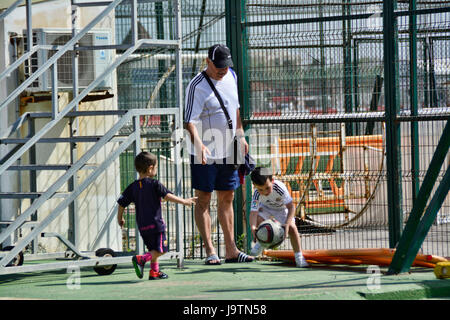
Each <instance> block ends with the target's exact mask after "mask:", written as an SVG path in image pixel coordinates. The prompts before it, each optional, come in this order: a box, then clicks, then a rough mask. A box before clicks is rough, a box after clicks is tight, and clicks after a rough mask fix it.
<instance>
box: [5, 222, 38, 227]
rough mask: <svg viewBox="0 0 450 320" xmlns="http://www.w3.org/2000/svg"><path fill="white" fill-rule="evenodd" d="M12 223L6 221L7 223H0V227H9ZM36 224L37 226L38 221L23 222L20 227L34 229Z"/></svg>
mask: <svg viewBox="0 0 450 320" xmlns="http://www.w3.org/2000/svg"><path fill="white" fill-rule="evenodd" d="M13 222H14V221H11V220H8V221H0V226H2V225H6V226H8V225H10V224H11V223H13ZM37 224H39V221H25V222H24V223H23V224H22V225H21V227H31V228H32V227H34V226H36V225H37Z"/></svg>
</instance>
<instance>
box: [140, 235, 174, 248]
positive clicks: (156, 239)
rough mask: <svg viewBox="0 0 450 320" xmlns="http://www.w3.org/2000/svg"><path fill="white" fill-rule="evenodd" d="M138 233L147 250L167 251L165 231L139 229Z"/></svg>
mask: <svg viewBox="0 0 450 320" xmlns="http://www.w3.org/2000/svg"><path fill="white" fill-rule="evenodd" d="M140 233H141V237H142V239H143V240H144V244H145V246H146V247H147V249H148V251H152V250H155V251H158V252H161V253H164V252H167V251H168V248H167V239H166V233H165V232H148V231H141V232H140Z"/></svg>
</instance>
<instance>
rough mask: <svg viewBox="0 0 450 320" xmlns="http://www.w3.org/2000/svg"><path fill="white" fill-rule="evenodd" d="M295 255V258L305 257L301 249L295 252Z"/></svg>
mask: <svg viewBox="0 0 450 320" xmlns="http://www.w3.org/2000/svg"><path fill="white" fill-rule="evenodd" d="M294 255H295V258H301V257H303V253H302V252H301V251H299V252H295V253H294Z"/></svg>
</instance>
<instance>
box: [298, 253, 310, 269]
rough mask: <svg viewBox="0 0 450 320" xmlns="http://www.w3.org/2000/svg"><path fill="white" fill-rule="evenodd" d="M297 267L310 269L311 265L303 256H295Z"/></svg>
mask: <svg viewBox="0 0 450 320" xmlns="http://www.w3.org/2000/svg"><path fill="white" fill-rule="evenodd" d="M295 266H296V267H297V268H306V267H309V263H308V262H307V261H306V259H305V257H304V256H303V255H301V256H299V255H295Z"/></svg>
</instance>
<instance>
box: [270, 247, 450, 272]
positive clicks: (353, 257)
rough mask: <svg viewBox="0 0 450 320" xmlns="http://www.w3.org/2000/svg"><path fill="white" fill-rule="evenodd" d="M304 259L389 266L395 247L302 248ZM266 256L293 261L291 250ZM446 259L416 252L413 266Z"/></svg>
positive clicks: (428, 266)
mask: <svg viewBox="0 0 450 320" xmlns="http://www.w3.org/2000/svg"><path fill="white" fill-rule="evenodd" d="M302 252H303V256H304V257H305V259H306V261H308V262H309V263H312V264H346V265H359V264H367V265H379V266H389V265H390V263H391V261H392V257H393V256H394V253H395V249H386V248H375V249H336V250H303V251H302ZM264 254H265V255H266V256H268V257H272V258H277V259H281V260H286V261H292V262H295V258H294V251H292V250H265V251H264ZM445 261H447V259H445V258H443V257H440V256H434V255H426V254H418V255H417V256H416V259H415V260H414V262H413V264H412V266H413V267H426V268H434V267H435V266H436V263H438V262H445Z"/></svg>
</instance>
